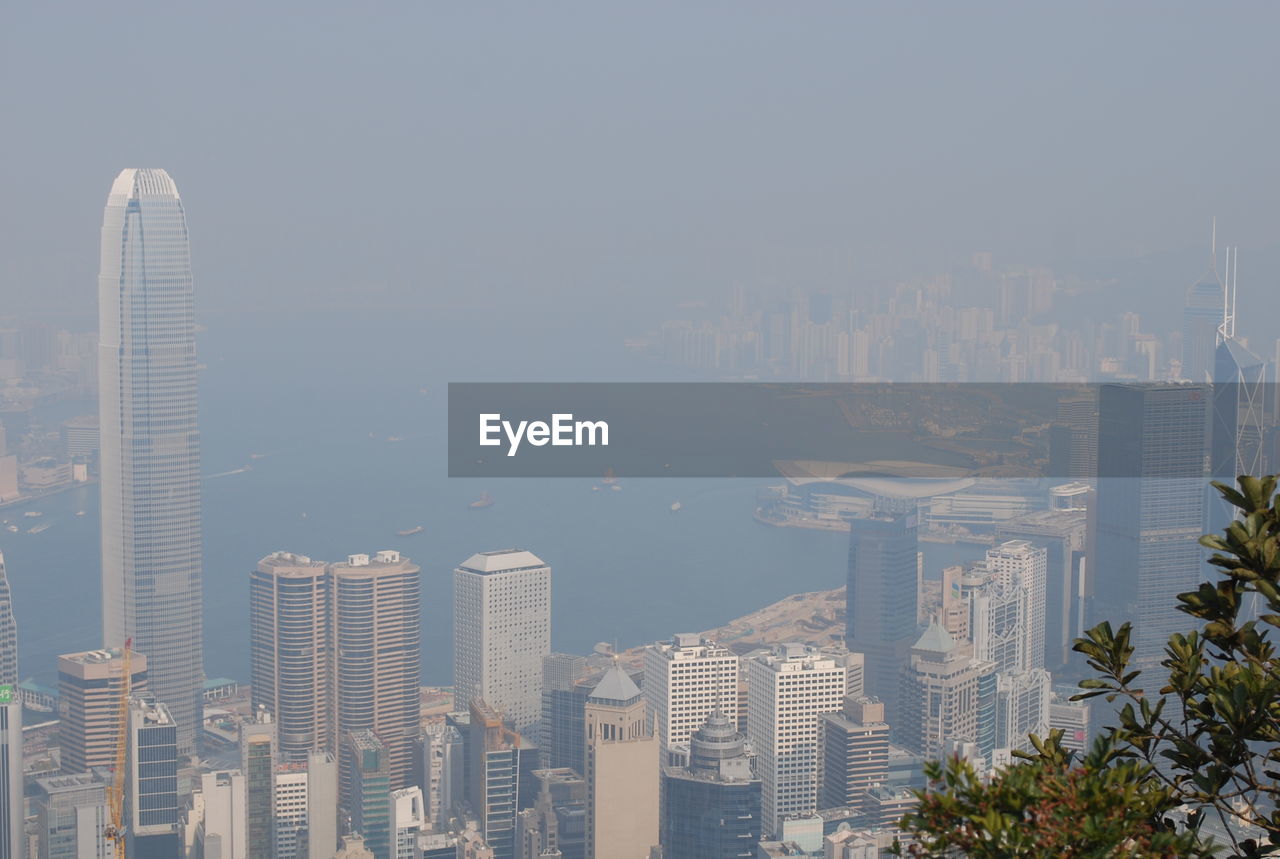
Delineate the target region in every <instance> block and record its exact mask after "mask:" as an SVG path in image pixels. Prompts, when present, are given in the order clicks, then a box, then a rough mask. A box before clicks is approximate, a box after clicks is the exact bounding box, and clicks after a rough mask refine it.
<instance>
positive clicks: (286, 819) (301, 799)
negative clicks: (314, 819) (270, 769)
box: [275, 763, 307, 859]
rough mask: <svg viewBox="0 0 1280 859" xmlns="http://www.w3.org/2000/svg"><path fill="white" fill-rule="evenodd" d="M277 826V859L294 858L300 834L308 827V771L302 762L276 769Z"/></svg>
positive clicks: (282, 765) (283, 765)
mask: <svg viewBox="0 0 1280 859" xmlns="http://www.w3.org/2000/svg"><path fill="white" fill-rule="evenodd" d="M275 825H276V837H275V843H276V853H275V859H294V858H295V857H296V856H297V855H298V834H299V833H300V832H301V831H302V830H304V829H306V828H307V770H306V767H305V766H303V765H302V764H299V763H287V764H281V765H280V766H279V767H277V769H276V790H275Z"/></svg>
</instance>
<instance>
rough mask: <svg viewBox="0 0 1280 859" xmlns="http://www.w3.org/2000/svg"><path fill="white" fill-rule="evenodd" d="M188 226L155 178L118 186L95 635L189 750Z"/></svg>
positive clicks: (192, 377)
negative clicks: (125, 661) (128, 646)
mask: <svg viewBox="0 0 1280 859" xmlns="http://www.w3.org/2000/svg"><path fill="white" fill-rule="evenodd" d="M193 300H194V295H193V291H192V284H191V258H190V251H189V247H188V243H187V220H186V215H185V214H184V212H183V209H182V201H181V200H180V199H179V197H178V188H177V186H176V185H174V183H173V180H172V179H170V178H169V174H168V173H166V172H165V171H163V170H158V169H134V168H131V169H128V170H124V171H123V172H121V173H120V175H119V176H117V177H116V180H115V182H114V183H113V184H112V186H111V193H110V195H109V196H108V197H107V206H106V211H105V213H104V215H103V220H102V256H101V267H100V269H99V277H98V321H99V331H98V339H99V355H98V385H99V395H98V419H99V426H100V433H101V471H102V481H101V492H102V604H103V619H102V626H103V638H104V643H105V645H106V646H107V647H108V648H111V647H120V646H121V645H123V644H124V642H125V639H127V638H130V637H132V638H133V649H134V650H136V651H137V652H139V653H142V654H144V655H146V657H147V663H148V670H149V672H150V676H149V678H148V682H149V685H150V688H151V691H152V692H153V693H154V694H155V696H156V698H157V699H158V700H159V701H162V702H164V704H165V705H166V706H167V707H168V709H169V712H170V713H171V714H172V715H173V719H174V722H175V723H176V725H177V728H178V749H179V753H180V754H185V753H189V752H192V751H194V750H195V729H196V724H197V721H198V717H199V713H200V709H201V703H202V700H203V685H204V679H203V662H202V653H201V612H200V596H201V595H200V571H201V536H200V434H199V430H198V429H197V425H196V338H195V312H194V308H193Z"/></svg>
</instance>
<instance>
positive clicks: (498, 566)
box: [453, 549, 551, 846]
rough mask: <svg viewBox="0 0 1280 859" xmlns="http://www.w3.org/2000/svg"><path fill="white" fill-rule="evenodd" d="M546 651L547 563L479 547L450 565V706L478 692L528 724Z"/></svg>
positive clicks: (536, 708) (537, 709)
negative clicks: (452, 697) (451, 641)
mask: <svg viewBox="0 0 1280 859" xmlns="http://www.w3.org/2000/svg"><path fill="white" fill-rule="evenodd" d="M550 652H551V568H550V567H549V566H547V565H546V564H545V563H544V562H543V561H542V560H541V559H540V558H539V557H538V556H537V555H535V554H533V553H532V552H526V551H523V550H520V549H504V550H501V551H496V552H480V553H478V554H475V555H472V556H471V557H470V558H468V559H467V560H465V561H463V562H462V563H461V564H460V565H459V566H458V568H457V569H456V570H454V573H453V683H454V690H455V692H454V694H455V696H456V699H457V700H456V702H455V706H457V707H458V708H459V709H465V708H466V707H467V706H468V705H469V703H470V701H471V699H472V697H475V696H479V697H481V698H484V700H485V701H486V702H487V703H488V705H489V706H490V707H492V708H493V709H495V710H497V711H498V712H499V713H501V714H502V717H503V718H504V719H505V720H507V722H509V723H510V724H511V725H512V726H513V727H515V729H516V730H518V731H525V730H528V729H529V728H531V727H533V726H534V725H535V724H537V722H538V719H539V718H540V716H541V714H542V658H543V657H544V656H546V655H547V654H549V653H550ZM491 846H492V845H491Z"/></svg>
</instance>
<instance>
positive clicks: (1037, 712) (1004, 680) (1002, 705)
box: [996, 668, 1053, 752]
mask: <svg viewBox="0 0 1280 859" xmlns="http://www.w3.org/2000/svg"><path fill="white" fill-rule="evenodd" d="M1052 682H1053V679H1052V678H1051V677H1050V676H1049V672H1048V671H1045V670H1044V669H1043V668H1036V669H1033V670H1031V671H1017V672H1013V673H1009V674H1003V673H1002V674H998V675H997V676H996V748H1000V749H1009V750H1014V749H1021V750H1022V751H1024V752H1029V751H1031V750H1032V747H1031V743H1030V741H1029V740H1028V739H1027V738H1028V736H1029V735H1030V734H1035V735H1036V736H1037V737H1041V738H1044V737H1047V736H1048V735H1049V698H1050V691H1051V685H1052Z"/></svg>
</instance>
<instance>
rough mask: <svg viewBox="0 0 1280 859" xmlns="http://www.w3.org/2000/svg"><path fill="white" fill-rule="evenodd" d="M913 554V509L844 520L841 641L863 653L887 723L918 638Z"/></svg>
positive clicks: (871, 690) (869, 689)
mask: <svg viewBox="0 0 1280 859" xmlns="http://www.w3.org/2000/svg"><path fill="white" fill-rule="evenodd" d="M917 553H918V545H917V541H916V513H915V512H914V510H912V511H910V512H905V513H904V512H876V513H874V514H872V515H870V516H868V517H865V518H853V519H850V520H849V571H848V573H849V576H848V582H847V589H846V593H845V599H846V601H847V613H846V621H845V622H846V625H847V628H846V631H845V643H846V644H847V645H848V647H849V649H850V650H851V651H854V652H857V653H862V654H864V655H865V659H866V663H865V665H866V679H865V684H864V685H865V692H866V694H867V695H872V696H875V697H877V698H879V699H880V700H881V701H883V702H884V705H885V713H886V715H887V717H888V719H889V721H890V722H893V721H894V708H895V707H896V704H897V700H898V692H899V688H898V687H899V678H900V677H901V672H902V667H903V665H905V664H906V662H907V658H908V654H909V652H910V649H911V644H912V642H914V641H915V639H916V637H917V636H918V635H919V632H918V626H917V623H916V602H917V600H918V591H919V586H918V577H917V570H918V566H917ZM833 709H839V707H838V706H837V707H834V708H833ZM765 791H766V793H768V787H767V786H766V789H765Z"/></svg>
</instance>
